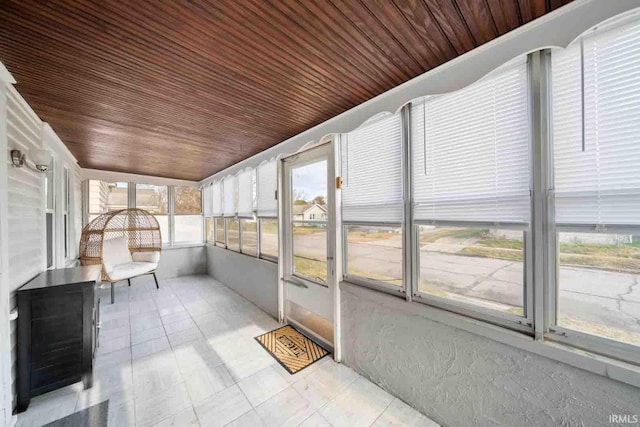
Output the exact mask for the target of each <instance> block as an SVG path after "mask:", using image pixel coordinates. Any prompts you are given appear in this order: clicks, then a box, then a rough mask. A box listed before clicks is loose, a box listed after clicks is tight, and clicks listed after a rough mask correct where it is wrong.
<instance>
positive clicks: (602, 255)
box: [558, 233, 640, 344]
mask: <svg viewBox="0 0 640 427" xmlns="http://www.w3.org/2000/svg"><path fill="white" fill-rule="evenodd" d="M558 247H559V257H560V259H559V272H558V278H559V292H558V325H560V326H563V327H565V328H569V329H575V330H578V331H581V332H585V333H587V334H593V335H599V336H601V337H605V338H611V339H614V340H618V341H623V342H627V343H632V344H640V322H638V319H640V292H638V288H634V286H636V285H637V281H638V275H639V274H640V235H637V236H633V235H630V234H601V233H597V234H596V233H558Z"/></svg>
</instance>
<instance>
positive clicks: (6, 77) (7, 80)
mask: <svg viewBox="0 0 640 427" xmlns="http://www.w3.org/2000/svg"><path fill="white" fill-rule="evenodd" d="M0 82H2V83H4V84H7V85H14V84H16V79H14V78H13V76H12V75H11V73H10V72H9V70H7V67H5V66H4V64H3V63H2V62H0Z"/></svg>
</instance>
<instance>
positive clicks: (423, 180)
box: [411, 56, 531, 223]
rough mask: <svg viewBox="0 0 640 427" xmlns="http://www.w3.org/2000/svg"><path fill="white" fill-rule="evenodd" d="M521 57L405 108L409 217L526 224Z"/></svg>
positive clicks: (524, 71) (525, 136) (526, 156)
mask: <svg viewBox="0 0 640 427" xmlns="http://www.w3.org/2000/svg"><path fill="white" fill-rule="evenodd" d="M527 74H528V73H527V63H526V56H525V57H522V58H518V59H516V60H514V61H511V62H509V63H508V64H505V65H504V66H503V67H501V68H500V69H499V70H496V71H495V72H494V73H492V74H491V75H489V76H487V77H485V78H483V79H481V80H479V81H477V82H475V83H474V84H472V85H470V86H468V87H466V88H464V89H461V90H459V91H456V92H453V93H448V94H444V95H437V96H431V97H428V98H423V99H422V100H421V101H419V102H415V103H412V105H411V150H412V158H413V187H414V218H415V219H416V220H419V221H420V220H421V221H438V220H440V221H480V222H510V223H527V222H528V221H529V218H530V170H529V150H530V144H529V140H530V136H529V135H530V129H531V126H530V120H529V107H528V105H529V100H528V77H527Z"/></svg>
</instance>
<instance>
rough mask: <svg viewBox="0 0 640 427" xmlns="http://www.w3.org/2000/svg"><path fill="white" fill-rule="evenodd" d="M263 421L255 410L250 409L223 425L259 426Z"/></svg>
mask: <svg viewBox="0 0 640 427" xmlns="http://www.w3.org/2000/svg"><path fill="white" fill-rule="evenodd" d="M261 426H264V423H263V422H262V420H261V419H260V416H259V415H258V413H257V412H256V411H255V410H253V409H252V410H251V411H249V412H247V413H246V414H244V415H242V416H241V417H239V418H236V419H235V420H233V421H231V422H230V423H229V424H227V425H226V426H225V427H261Z"/></svg>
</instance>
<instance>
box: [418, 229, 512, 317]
mask: <svg viewBox="0 0 640 427" xmlns="http://www.w3.org/2000/svg"><path fill="white" fill-rule="evenodd" d="M419 243H420V283H419V286H420V292H425V293H428V294H432V295H435V296H438V297H442V298H448V299H451V300H454V301H459V302H463V303H467V304H474V305H476V306H481V307H484V308H489V309H492V310H498V311H502V312H507V313H512V314H516V315H520V316H524V232H523V231H522V230H502V229H488V228H483V227H435V226H426V225H421V226H420V227H419Z"/></svg>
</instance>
